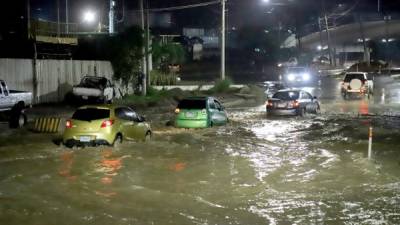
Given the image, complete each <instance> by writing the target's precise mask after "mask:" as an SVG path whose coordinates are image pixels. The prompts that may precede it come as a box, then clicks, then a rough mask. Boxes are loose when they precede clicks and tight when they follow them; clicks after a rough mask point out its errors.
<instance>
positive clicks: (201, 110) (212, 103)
mask: <svg viewBox="0 0 400 225" xmlns="http://www.w3.org/2000/svg"><path fill="white" fill-rule="evenodd" d="M175 113H176V117H175V127H179V128H205V127H212V126H214V125H225V124H226V123H227V122H228V116H227V114H226V112H225V109H224V107H223V106H222V104H221V103H220V102H219V101H218V100H217V99H215V98H213V97H192V98H186V99H183V100H181V101H180V102H179V104H178V106H177V108H176V109H175Z"/></svg>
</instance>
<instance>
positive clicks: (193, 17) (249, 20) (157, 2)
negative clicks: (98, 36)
mask: <svg viewBox="0 0 400 225" xmlns="http://www.w3.org/2000/svg"><path fill="white" fill-rule="evenodd" d="M65 1H66V0H30V2H31V15H32V17H34V18H40V19H43V20H53V21H55V20H56V19H57V2H59V5H60V7H59V12H60V19H61V21H63V20H65ZM323 1H325V4H323V3H322V2H323ZM25 2H26V0H14V1H6V3H4V4H5V7H2V11H3V13H2V16H1V17H2V20H4V19H5V20H12V17H15V16H16V14H20V15H19V17H23V16H24V14H25V13H26V11H25V9H24V5H25ZM68 2H69V11H70V13H69V18H70V22H79V21H80V20H81V17H82V14H83V11H84V10H87V9H91V10H95V11H96V12H97V13H98V14H99V15H101V16H100V19H101V20H102V21H106V20H107V19H108V18H107V13H108V2H109V1H108V0H68ZM116 2H117V5H118V7H117V11H118V12H119V14H118V15H121V12H122V7H121V6H122V3H124V5H125V7H124V8H125V10H126V11H125V12H126V13H130V12H132V11H131V10H137V8H138V0H116ZM201 2H207V0H169V1H168V0H149V4H150V8H161V7H171V6H177V5H187V4H192V3H201ZM270 2H271V3H283V4H286V5H285V6H272V5H268V4H265V3H263V2H262V0H228V3H227V4H228V5H227V9H228V11H229V12H228V23H230V24H232V26H240V25H254V24H258V23H261V24H268V23H277V19H279V20H280V22H282V23H284V24H293V23H295V22H296V23H299V24H306V23H310V21H312V20H314V18H315V17H318V15H321V13H322V11H323V8H326V10H327V11H330V10H332V9H334V8H335V7H337V6H338V5H339V4H345V5H346V6H347V7H351V6H352V5H354V4H356V7H355V10H354V11H369V12H376V11H377V0H270ZM381 4H382V13H393V12H399V11H400V0H381ZM323 5H325V7H323ZM9 9H14V10H9ZM4 11H5V12H4ZM174 17H175V24H176V25H177V26H200V25H201V26H205V27H215V26H216V25H217V24H219V20H220V7H218V6H216V5H212V6H208V7H201V8H197V9H187V10H180V11H175V12H174ZM295 18H296V19H295Z"/></svg>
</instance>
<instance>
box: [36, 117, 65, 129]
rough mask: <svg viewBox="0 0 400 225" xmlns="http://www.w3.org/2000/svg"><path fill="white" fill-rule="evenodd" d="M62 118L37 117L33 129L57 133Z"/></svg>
mask: <svg viewBox="0 0 400 225" xmlns="http://www.w3.org/2000/svg"><path fill="white" fill-rule="evenodd" d="M60 124H61V118H50V117H41V118H37V119H35V122H34V126H33V131H35V132H39V133H57V132H58V131H59V129H60Z"/></svg>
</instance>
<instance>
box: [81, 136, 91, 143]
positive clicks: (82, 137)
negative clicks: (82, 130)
mask: <svg viewBox="0 0 400 225" xmlns="http://www.w3.org/2000/svg"><path fill="white" fill-rule="evenodd" d="M90 140H91V138H90V136H80V137H79V141H80V142H90Z"/></svg>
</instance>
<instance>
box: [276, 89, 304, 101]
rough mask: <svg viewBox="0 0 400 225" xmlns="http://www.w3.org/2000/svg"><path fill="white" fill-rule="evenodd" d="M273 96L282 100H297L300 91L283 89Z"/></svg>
mask: <svg viewBox="0 0 400 225" xmlns="http://www.w3.org/2000/svg"><path fill="white" fill-rule="evenodd" d="M272 98H277V99H280V100H296V99H299V92H298V91H283V92H277V93H275V94H274V95H273V96H272Z"/></svg>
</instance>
